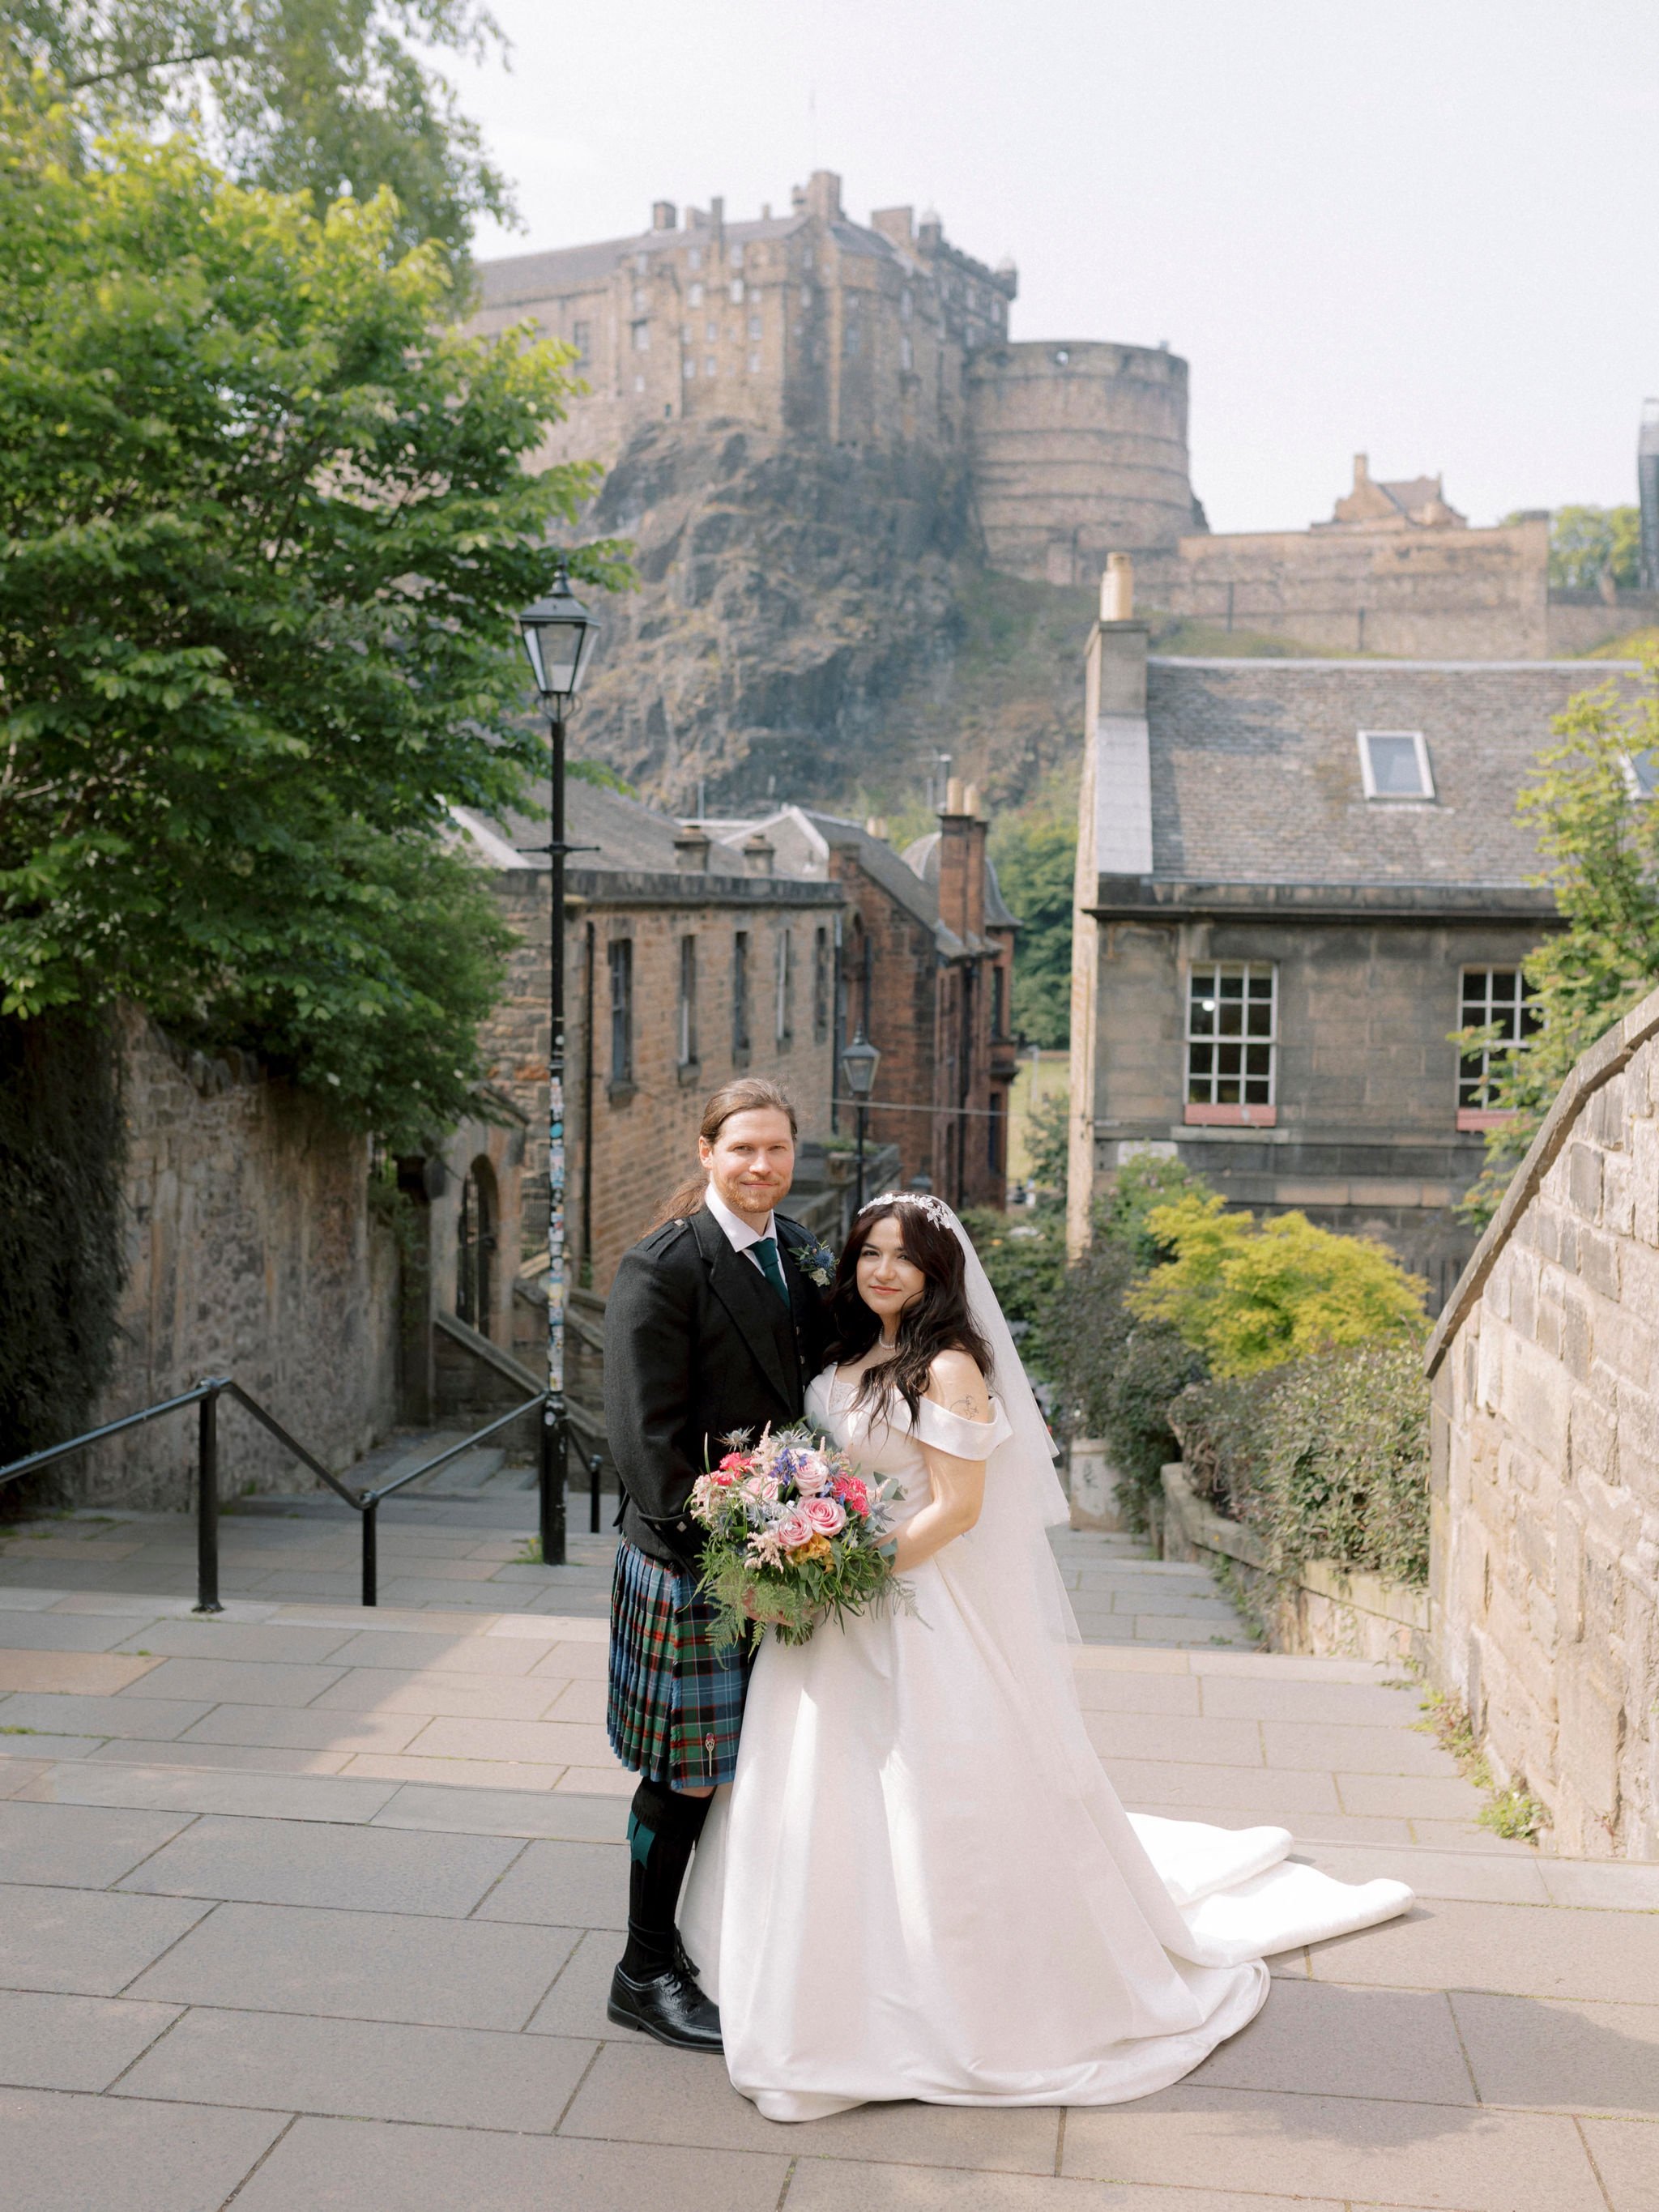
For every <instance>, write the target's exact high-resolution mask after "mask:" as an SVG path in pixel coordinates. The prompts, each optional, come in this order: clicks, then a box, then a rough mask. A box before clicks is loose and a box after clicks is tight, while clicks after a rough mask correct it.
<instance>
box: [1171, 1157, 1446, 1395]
mask: <svg viewBox="0 0 1659 2212" xmlns="http://www.w3.org/2000/svg"><path fill="white" fill-rule="evenodd" d="M1146 1229H1147V1231H1148V1232H1149V1233H1150V1234H1151V1235H1152V1237H1156V1238H1158V1239H1159V1240H1160V1241H1161V1242H1163V1243H1165V1244H1167V1245H1168V1246H1169V1247H1170V1249H1171V1250H1172V1252H1173V1254H1174V1256H1173V1258H1171V1259H1170V1260H1168V1261H1165V1262H1164V1264H1163V1265H1162V1266H1161V1267H1156V1268H1154V1269H1153V1271H1152V1274H1151V1275H1149V1276H1148V1278H1147V1279H1146V1282H1144V1283H1142V1284H1139V1285H1137V1286H1136V1287H1135V1288H1133V1290H1131V1291H1129V1292H1128V1293H1127V1303H1128V1305H1129V1308H1130V1310H1131V1311H1132V1312H1133V1313H1134V1314H1136V1315H1138V1316H1139V1317H1140V1318H1141V1319H1142V1320H1145V1321H1165V1322H1170V1323H1171V1324H1172V1325H1173V1327H1174V1328H1176V1330H1177V1331H1178V1332H1179V1334H1180V1335H1181V1337H1182V1340H1183V1341H1184V1342H1185V1343H1187V1344H1189V1345H1190V1346H1192V1347H1193V1348H1194V1351H1197V1352H1202V1353H1203V1355H1204V1357H1205V1358H1206V1362H1207V1363H1208V1364H1209V1367H1210V1369H1211V1370H1212V1373H1214V1374H1217V1375H1224V1376H1229V1375H1254V1374H1256V1373H1258V1372H1260V1371H1261V1370H1262V1369H1264V1368H1270V1367H1278V1366H1282V1365H1283V1364H1285V1362H1286V1361H1288V1360H1294V1359H1300V1358H1305V1357H1306V1356H1307V1355H1308V1354H1310V1353H1311V1352H1316V1351H1319V1350H1321V1349H1322V1348H1323V1347H1325V1346H1336V1345H1350V1344H1363V1343H1368V1342H1371V1341H1374V1340H1378V1339H1386V1340H1393V1341H1395V1342H1397V1343H1399V1342H1404V1343H1408V1344H1415V1343H1418V1342H1420V1340H1421V1339H1422V1336H1423V1334H1424V1330H1425V1325H1426V1324H1425V1320H1424V1314H1423V1297H1424V1293H1425V1290H1426V1288H1427V1285H1425V1283H1424V1282H1422V1280H1421V1279H1419V1277H1417V1276H1415V1275H1408V1274H1407V1273H1406V1271H1405V1269H1404V1268H1403V1267H1401V1264H1400V1262H1399V1261H1398V1260H1396V1259H1395V1256H1394V1255H1393V1254H1392V1253H1391V1252H1389V1251H1387V1250H1385V1249H1384V1248H1383V1246H1382V1245H1381V1244H1372V1243H1367V1242H1366V1241H1365V1240H1364V1239H1363V1238H1360V1237H1342V1236H1338V1235H1337V1234H1335V1233H1334V1231H1331V1230H1328V1229H1316V1228H1315V1226H1314V1225H1313V1224H1312V1222H1310V1220H1309V1219H1308V1218H1307V1216H1306V1215H1305V1214H1304V1213H1283V1214H1279V1215H1278V1216H1277V1217H1276V1218H1273V1220H1270V1221H1265V1222H1262V1223H1261V1224H1260V1225H1258V1223H1257V1221H1256V1218H1255V1215H1254V1214H1252V1213H1246V1212H1231V1213H1230V1212H1228V1211H1227V1208H1226V1204H1225V1200H1223V1199H1222V1198H1221V1197H1220V1196H1218V1194H1213V1193H1212V1194H1205V1193H1202V1192H1200V1191H1197V1190H1193V1191H1188V1192H1187V1193H1185V1194H1183V1195H1182V1196H1181V1197H1179V1198H1177V1199H1176V1200H1175V1201H1174V1202H1173V1203H1171V1204H1169V1205H1164V1206H1154V1207H1152V1210H1151V1212H1149V1213H1148V1214H1147V1216H1146Z"/></svg>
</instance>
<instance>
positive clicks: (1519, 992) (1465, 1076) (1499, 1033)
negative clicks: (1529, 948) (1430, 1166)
mask: <svg viewBox="0 0 1659 2212" xmlns="http://www.w3.org/2000/svg"><path fill="white" fill-rule="evenodd" d="M1461 1006H1462V1016H1463V1021H1462V1026H1463V1027H1464V1028H1465V1029H1466V1030H1491V1031H1492V1041H1491V1042H1490V1043H1487V1044H1483V1045H1479V1046H1477V1047H1476V1048H1474V1050H1473V1051H1471V1052H1466V1053H1464V1054H1462V1056H1461V1058H1460V1059H1459V1060H1458V1063H1457V1126H1458V1127H1459V1128H1460V1129H1485V1128H1488V1127H1491V1125H1492V1123H1493V1122H1494V1121H1500V1120H1504V1119H1506V1118H1507V1116H1505V1115H1504V1113H1503V1110H1502V1109H1501V1108H1496V1107H1494V1106H1493V1105H1492V1090H1491V1083H1492V1076H1493V1075H1494V1074H1495V1073H1497V1071H1498V1069H1499V1068H1500V1067H1501V1066H1503V1064H1504V1061H1505V1060H1507V1059H1509V1057H1510V1054H1512V1053H1517V1052H1521V1051H1522V1050H1524V1049H1525V1048H1526V1047H1527V1046H1528V1045H1529V1044H1530V1043H1531V1042H1532V1040H1533V1038H1534V1036H1536V1035H1537V1033H1538V1007H1537V1004H1536V1001H1535V1000H1534V997H1533V994H1532V990H1531V988H1530V987H1529V986H1528V982H1527V979H1526V977H1525V975H1522V972H1521V970H1520V969H1518V968H1466V969H1464V970H1463V987H1462V1000H1461Z"/></svg>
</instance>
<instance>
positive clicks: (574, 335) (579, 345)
mask: <svg viewBox="0 0 1659 2212" xmlns="http://www.w3.org/2000/svg"><path fill="white" fill-rule="evenodd" d="M591 342H592V325H590V324H587V323H573V324H572V325H571V326H570V343H571V344H572V345H574V347H575V349H576V366H577V368H586V366H587V355H588V348H589V345H590V343H591Z"/></svg>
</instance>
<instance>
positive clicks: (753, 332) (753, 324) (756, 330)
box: [749, 315, 761, 338]
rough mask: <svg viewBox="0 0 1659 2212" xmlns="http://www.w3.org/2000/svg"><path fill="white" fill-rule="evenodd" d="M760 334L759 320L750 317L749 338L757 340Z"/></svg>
mask: <svg viewBox="0 0 1659 2212" xmlns="http://www.w3.org/2000/svg"><path fill="white" fill-rule="evenodd" d="M760 334H761V319H760V317H759V316H758V315H750V318H749V335H750V337H751V338H757V337H759V336H760Z"/></svg>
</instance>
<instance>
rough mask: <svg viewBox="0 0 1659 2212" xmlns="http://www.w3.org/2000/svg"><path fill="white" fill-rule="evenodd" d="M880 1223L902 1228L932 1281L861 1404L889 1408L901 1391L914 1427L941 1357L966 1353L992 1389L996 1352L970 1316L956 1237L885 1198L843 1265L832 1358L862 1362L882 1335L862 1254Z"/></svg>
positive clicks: (908, 1249) (856, 1229)
mask: <svg viewBox="0 0 1659 2212" xmlns="http://www.w3.org/2000/svg"><path fill="white" fill-rule="evenodd" d="M878 1221H896V1222H897V1224H898V1225H899V1228H900V1230H901V1231H902V1234H903V1237H904V1256H905V1258H906V1259H907V1260H908V1261H910V1262H911V1264H912V1265H913V1266H914V1267H920V1268H921V1272H922V1273H923V1274H924V1275H926V1276H927V1289H926V1290H924V1291H923V1292H922V1294H921V1297H919V1298H918V1299H917V1300H916V1303H915V1305H913V1306H907V1307H906V1308H905V1310H904V1311H903V1312H902V1314H901V1315H900V1316H899V1325H898V1350H897V1351H896V1352H895V1353H894V1355H893V1357H892V1358H891V1359H890V1360H885V1361H883V1360H878V1362H877V1363H876V1364H875V1365H874V1366H873V1367H866V1369H865V1370H864V1373H863V1375H862V1376H861V1377H860V1382H859V1388H858V1395H857V1397H856V1398H855V1399H854V1401H853V1402H854V1405H864V1404H866V1403H868V1404H871V1405H876V1404H880V1403H882V1402H884V1401H887V1400H888V1399H889V1398H890V1396H891V1394H892V1393H893V1392H894V1391H896V1392H897V1393H898V1395H899V1396H900V1397H901V1398H902V1399H903V1401H904V1402H905V1404H906V1406H907V1407H908V1408H909V1413H910V1419H912V1420H913V1421H914V1420H915V1419H916V1416H917V1411H918V1409H919V1407H921V1400H922V1395H923V1393H924V1392H925V1391H926V1389H927V1377H928V1375H929V1373H930V1371H931V1370H932V1368H933V1362H934V1360H936V1359H937V1358H939V1353H940V1352H966V1353H967V1354H968V1357H969V1358H970V1359H971V1360H972V1361H973V1362H974V1364H975V1366H976V1367H977V1368H978V1369H979V1371H980V1373H981V1375H983V1376H985V1378H986V1379H987V1382H988V1381H989V1379H990V1375H991V1347H990V1346H989V1345H988V1344H987V1342H986V1341H985V1339H984V1338H983V1337H982V1336H981V1334H980V1333H979V1331H978V1329H977V1328H975V1326H974V1317H973V1316H972V1314H971V1313H969V1310H968V1281H967V1275H968V1271H967V1268H966V1267H965V1266H964V1264H963V1256H962V1247H961V1245H960V1244H959V1243H957V1237H956V1231H954V1230H952V1229H951V1228H949V1227H947V1226H946V1225H945V1223H943V1222H939V1221H935V1220H934V1219H933V1217H932V1216H931V1215H930V1214H929V1213H928V1212H927V1211H926V1210H925V1208H923V1207H921V1206H907V1205H906V1204H905V1202H904V1200H902V1198H898V1199H894V1198H889V1199H878V1200H876V1202H875V1204H874V1205H872V1206H866V1207H865V1209H864V1211H863V1212H862V1213H860V1215H859V1216H858V1217H857V1218H856V1219H855V1220H854V1223H853V1228H852V1233H851V1234H850V1235H849V1236H848V1239H847V1242H846V1244H845V1245H844V1246H843V1247H842V1255H841V1258H840V1260H839V1261H837V1262H836V1287H835V1289H834V1290H833V1291H831V1292H830V1294H829V1316H830V1326H831V1328H832V1329H833V1330H834V1332H835V1341H834V1343H833V1344H832V1345H831V1346H830V1347H829V1357H830V1358H832V1359H833V1360H834V1361H835V1363H836V1365H837V1366H838V1367H844V1366H848V1365H849V1364H851V1363H852V1362H853V1361H854V1360H855V1359H861V1358H863V1356H864V1354H865V1353H866V1352H868V1350H869V1349H870V1347H871V1346H872V1344H873V1343H874V1342H875V1340H876V1339H877V1338H878V1336H879V1335H880V1334H881V1322H880V1318H879V1316H877V1315H876V1314H875V1313H873V1312H872V1310H871V1309H870V1308H869V1307H868V1306H867V1305H866V1304H865V1303H864V1300H863V1299H862V1298H861V1297H860V1296H859V1254H860V1252H862V1251H863V1249H864V1246H865V1240H866V1238H867V1237H868V1236H869V1234H870V1231H872V1229H873V1228H874V1226H875V1225H876V1224H877V1222H878Z"/></svg>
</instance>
